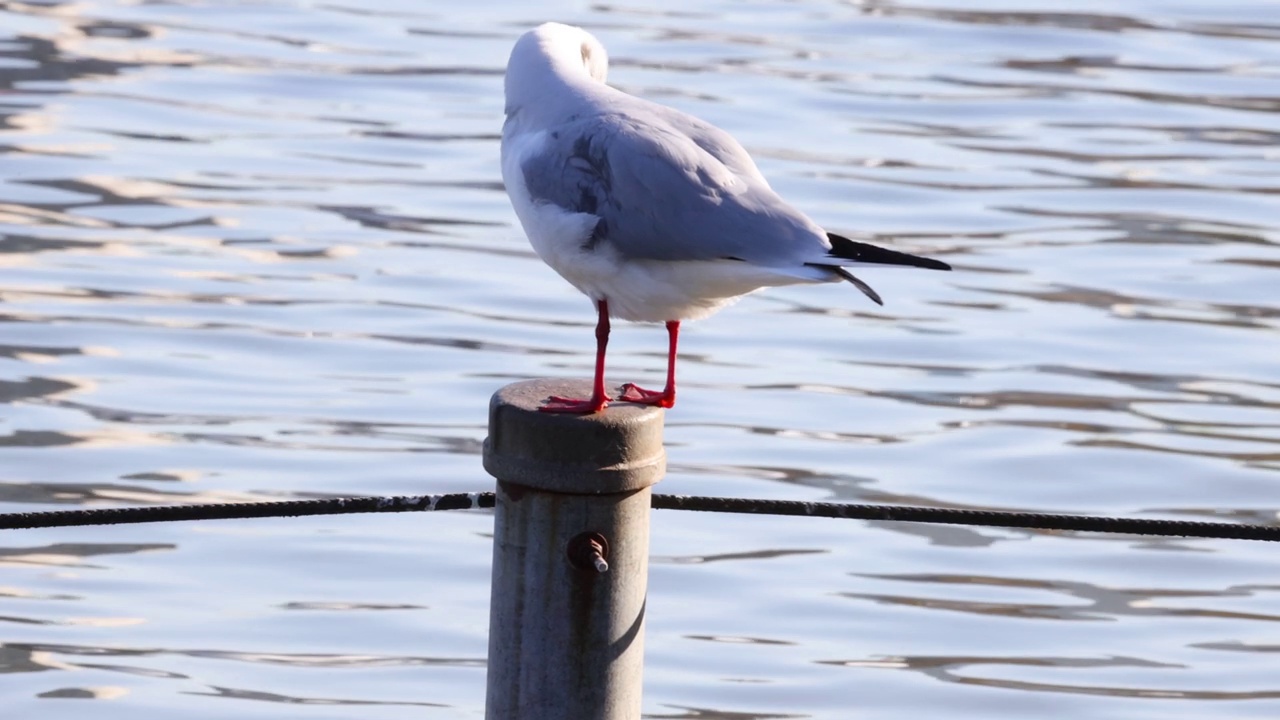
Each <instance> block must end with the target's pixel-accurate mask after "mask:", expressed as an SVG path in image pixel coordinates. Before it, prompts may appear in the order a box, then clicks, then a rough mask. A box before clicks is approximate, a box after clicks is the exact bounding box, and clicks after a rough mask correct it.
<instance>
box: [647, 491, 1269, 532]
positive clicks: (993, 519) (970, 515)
mask: <svg viewBox="0 0 1280 720" xmlns="http://www.w3.org/2000/svg"><path fill="white" fill-rule="evenodd" d="M653 507H654V508H660V509H663V510H702V511H706V512H722V513H747V514H756V515H796V516H802V517H826V518H843V519H848V520H889V521H895V522H918V523H945V524H949V525H983V526H987V527H1005V528H1030V529H1035V530H1077V531H1081V532H1105V533H1123V534H1126V535H1164V536H1170V537H1205V538H1226V539H1233V540H1267V541H1271V542H1275V541H1277V540H1280V525H1243V524H1239V523H1221V522H1198V521H1191V520H1154V519H1146V518H1121V517H1102V516H1097V515H1057V514H1048V513H1029V512H1008V511H1001V510H957V509H954V508H931V507H916V506H912V505H850V504H846V503H822V502H801V501H798V500H752V499H747V498H720V497H692V496H684V495H654V496H653Z"/></svg>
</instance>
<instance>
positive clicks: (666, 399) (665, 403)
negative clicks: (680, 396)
mask: <svg viewBox="0 0 1280 720" xmlns="http://www.w3.org/2000/svg"><path fill="white" fill-rule="evenodd" d="M667 339H668V347H667V387H666V388H664V389H663V390H662V392H655V391H653V390H645V389H644V388H642V387H639V386H637V385H633V384H632V383H627V384H626V385H623V386H622V394H621V395H619V396H618V399H619V400H625V401H627V402H633V403H640V404H642V405H657V406H658V407H664V408H669V407H671V406H672V405H675V404H676V342H677V341H678V340H679V339H680V321H679V320H668V321H667Z"/></svg>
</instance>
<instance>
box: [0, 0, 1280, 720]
mask: <svg viewBox="0 0 1280 720" xmlns="http://www.w3.org/2000/svg"><path fill="white" fill-rule="evenodd" d="M1055 7H1058V6H1055ZM1061 7H1063V8H1067V9H1063V10H1058V11H1053V12H1049V11H1047V8H1049V4H1045V3H1035V2H1029V1H1027V0H1023V1H1022V2H1021V3H1019V2H1017V1H1016V0H1015V1H1014V2H1006V3H994V2H977V1H975V2H962V1H960V0H939V2H938V3H925V4H916V3H898V2H890V1H888V0H886V1H884V2H875V1H872V0H868V1H867V2H844V3H838V2H819V1H817V0H805V1H803V2H786V3H781V2H758V3H749V4H748V3H738V2H727V1H725V2H720V3H705V4H699V3H687V2H656V3H655V2H646V3H626V2H624V3H620V4H599V5H586V4H574V3H558V4H555V5H543V6H541V7H538V8H537V9H535V8H534V7H533V6H532V4H524V3H516V2H509V3H507V4H505V5H500V4H494V3H472V4H465V3H447V4H446V3H436V4H429V3H420V2H408V1H405V2H400V3H396V2H379V3H363V2H361V3H356V2H344V1H343V0H337V1H336V2H332V3H307V2H288V1H281V2H271V3H267V2H242V3H236V2H225V3H212V2H202V1H201V0H181V1H175V2H164V1H161V0H156V1H145V2H118V3H112V2H79V3H61V2H48V1H43V0H38V1H35V2H30V3H19V2H0V224H2V225H3V226H2V227H0V446H3V447H0V512H18V511H27V510H50V509H70V508H79V507H100V506H109V505H118V504H123V505H139V504H171V503H179V502H201V501H236V500H253V499H273V498H307V497H318V496H332V495H344V494H359V495H364V494H392V493H395V494H401V493H404V494H418V493H431V492H456V491H476V490H484V489H488V488H489V486H490V481H489V480H488V479H487V478H486V477H485V475H484V474H483V471H482V470H481V468H480V459H479V454H478V453H479V448H480V443H481V441H482V439H483V437H484V434H485V429H484V423H485V407H486V402H487V399H488V397H489V395H490V394H491V393H492V392H493V391H494V390H495V389H496V388H497V387H499V386H501V385H503V384H505V383H507V382H510V381H513V380H516V379H522V378H527V377H533V376H585V375H587V374H588V373H589V372H590V368H591V361H592V350H593V347H592V333H591V327H592V324H593V317H592V314H591V308H590V305H589V303H588V302H587V301H586V300H585V299H584V298H582V297H581V296H579V295H577V294H576V293H575V292H574V291H573V290H572V289H571V288H570V287H569V286H568V285H566V284H565V283H563V282H562V281H561V280H560V279H559V278H557V277H556V276H555V275H554V274H553V273H552V272H551V271H550V270H548V269H547V268H545V267H544V266H543V265H542V264H541V263H540V262H539V261H538V260H537V258H536V257H534V256H533V254H532V253H531V252H530V250H529V248H528V246H527V244H526V242H525V240H524V238H523V237H522V233H521V231H520V230H519V227H518V226H517V224H516V223H515V218H514V215H513V214H512V212H511V210H510V207H509V205H508V202H507V199H506V196H505V195H504V193H503V190H502V186H501V180H500V176H499V171H498V163H497V157H498V133H499V128H500V125H501V119H502V71H503V67H504V65H505V63H506V57H507V52H508V51H509V49H510V46H511V44H512V42H513V41H514V39H515V38H516V37H517V36H518V34H519V33H520V32H522V31H524V30H525V29H527V28H529V27H531V26H532V25H534V24H536V23H538V22H541V21H543V20H546V19H557V20H561V21H567V22H573V23H576V24H581V25H584V26H586V27H588V28H589V29H591V30H593V31H594V32H596V34H597V35H598V36H599V37H600V38H601V39H602V40H603V42H604V43H605V45H606V46H607V47H608V48H609V50H610V52H611V55H612V57H613V71H612V73H611V80H612V82H614V83H615V84H616V85H617V86H618V87H621V88H623V89H625V90H627V91H629V92H633V93H636V94H639V95H643V96H645V97H648V98H651V99H654V100H658V101H661V102H665V103H668V104H671V105H674V106H676V107H679V108H681V109H684V110H687V111H690V112H693V113H695V114H697V115H700V116H701V117H704V118H706V119H708V120H710V121H712V122H714V123H716V124H718V125H720V126H722V127H724V128H726V129H728V130H729V131H731V132H732V133H734V134H735V135H736V136H737V137H738V138H739V139H740V140H741V141H742V142H743V143H744V144H745V145H746V146H747V148H748V149H750V150H751V151H752V152H753V153H754V155H755V157H756V158H757V160H758V162H759V163H760V165H761V167H762V168H763V170H764V171H765V173H766V175H768V176H769V177H770V179H771V181H772V183H773V185H774V186H775V188H776V189H778V190H779V191H780V192H781V193H782V194H783V195H784V196H785V197H787V198H789V199H790V200H792V201H793V202H794V203H795V204H796V205H798V206H799V207H800V208H802V209H803V210H804V211H805V212H807V213H808V214H809V215H811V216H812V217H813V218H815V219H816V220H818V221H819V222H820V223H822V224H823V225H825V226H827V227H829V228H831V229H832V230H835V231H837V232H841V233H845V234H849V235H852V236H854V237H856V238H861V239H870V240H873V241H876V242H882V243H885V244H890V245H892V246H894V247H897V248H900V249H905V250H908V251H912V252H919V253H925V254H930V255H933V256H937V257H941V258H943V259H946V260H947V261H949V262H951V263H952V264H953V265H955V267H956V270H955V272H952V273H950V274H945V275H944V274H941V273H930V272H924V271H917V272H907V271H893V270H886V271H883V272H874V271H870V272H867V273H865V278H866V279H867V280H869V281H870V282H871V283H872V284H873V285H874V286H875V287H876V288H877V289H878V290H879V291H880V292H881V294H882V295H884V297H885V298H886V300H887V304H886V306H885V307H884V308H883V309H882V308H879V307H876V306H873V305H871V304H870V303H868V302H867V301H866V300H865V298H863V297H861V296H860V295H859V294H858V293H857V292H856V291H854V290H853V289H852V288H849V287H847V286H846V287H841V286H822V287H804V288H788V289H782V290H774V291H769V292H766V293H761V294H758V295H754V296H751V297H748V298H746V299H744V300H743V301H742V302H740V303H738V304H737V305H735V306H734V307H732V308H730V309H729V310H727V311H725V312H723V313H721V314H720V315H718V316H716V317H715V318H713V319H711V320H709V321H706V322H702V323H697V324H693V325H691V326H689V327H688V329H687V332H686V333H685V337H684V344H683V349H684V352H683V354H682V356H681V371H682V373H683V377H682V379H683V385H682V389H683V392H682V395H681V398H680V402H679V404H678V405H677V407H676V408H675V409H674V410H673V411H672V412H670V413H669V415H668V430H667V439H668V445H669V453H670V461H671V473H670V475H669V476H668V478H667V479H666V480H665V481H664V482H663V483H662V485H661V486H660V489H661V490H662V491H665V492H673V493H691V494H712V495H735V496H747V497H773V498H790V499H807V500H835V501H848V502H905V503H912V504H926V505H933V504H937V505H944V506H959V507H973V508H999V509H1027V510H1039V511H1066V512H1088V513H1103V514H1117V515H1134V516H1142V517H1182V518H1188V519H1216V520H1222V519H1234V520H1239V521H1248V522H1274V521H1275V516H1276V512H1277V510H1278V509H1280V474H1278V472H1277V471H1278V470H1280V366H1278V362H1277V361H1278V360H1280V352H1278V348H1280V334H1278V332H1277V331H1278V329H1280V300H1278V298H1280V250H1278V249H1277V245H1278V244H1280V202H1277V193H1280V164H1278V161H1280V149H1278V148H1280V25H1278V24H1277V23H1278V22H1280V16H1278V15H1277V6H1276V5H1275V4H1274V3H1270V2H1262V1H1258V2H1218V1H1216V0H1194V1H1188V2H1165V1H1164V0H1145V1H1144V0H1135V1H1133V2H1124V3H1116V2H1101V1H1098V0H1081V1H1079V2H1073V3H1070V4H1068V5H1065V6H1061ZM611 351H612V354H611V357H612V360H613V362H612V364H611V367H610V371H611V379H613V380H617V381H619V382H621V381H624V380H635V381H639V382H642V383H647V384H651V385H652V384H660V383H661V379H662V378H661V375H662V370H663V353H664V351H665V338H664V336H663V333H662V331H661V329H660V328H655V327H647V326H625V325H623V326H619V327H618V328H617V330H616V332H615V336H614V344H613V346H612V348H611ZM491 518H492V516H491V515H489V514H487V513H479V512H474V513H437V514H434V515H414V516H407V515H400V516H346V517H330V518H311V519H297V520H257V521H236V522H207V523H186V524H169V525H149V526H130V527H116V528H83V529H68V530H43V531H23V532H9V533H6V534H4V536H3V538H0V557H2V558H3V568H2V569H0V673H3V674H2V675H0V702H2V703H3V706H4V708H5V709H4V711H3V714H4V717H6V718H37V717H38V718H44V719H46V720H59V719H62V718H86V717H93V718H99V719H107V720H110V719H114V718H130V719H131V720H143V719H150V718H166V719H168V718H177V717H180V718H184V720H198V719H202V718H218V719H223V718H227V717H235V718H240V719H243V720H248V719H257V718H262V719H264V720H282V719H284V718H351V719H353V720H355V719H361V720H374V719H388V720H389V719H391V718H478V717H481V716H482V713H483V710H482V704H483V696H484V666H485V653H486V632H487V627H486V626H487V619H488V615H487V602H488V578H489V539H488V533H489V532H490V529H491V521H492V520H491ZM653 520H654V545H653V563H652V579H651V583H650V598H649V605H648V623H649V627H648V639H647V669H646V678H645V706H644V707H645V712H646V714H647V715H648V716H649V717H651V718H691V719H692V718H699V719H702V720H707V719H713V718H721V719H730V718H732V719H733V720H750V719H755V718H823V719H825V720H837V719H841V720H842V719H845V718H853V717H856V718H864V719H868V720H870V719H878V718H884V719H886V720H887V719H890V718H892V719H895V720H897V719H900V718H910V717H931V718H954V719H957V720H959V719H962V718H973V719H975V720H976V719H977V718H983V719H988V720H989V719H991V718H1010V719H1012V718H1028V717H1061V718H1091V719H1092V720H1109V719H1113V718H1114V719H1117V720H1118V719H1121V718H1123V719H1124V720H1134V719H1141V718H1158V719H1160V720H1170V719H1174V718H1210V717H1212V718H1274V717H1276V716H1277V714H1278V713H1280V574H1278V573H1277V557H1280V556H1277V549H1276V548H1274V547H1270V546H1267V545H1264V544H1259V543H1246V542H1232V541H1209V540H1194V541H1182V540H1142V539H1134V538H1130V537H1107V536H1096V535H1073V534H1069V533H1043V532H1025V531H1001V530H979V529H968V528H954V527H922V526H916V525H893V524H868V523H861V522H851V521H830V520H805V519H767V518H760V517H731V516H723V515H719V516H716V515H711V516H707V515H694V514H683V513H674V512H659V513H657V514H655V516H654V519H653Z"/></svg>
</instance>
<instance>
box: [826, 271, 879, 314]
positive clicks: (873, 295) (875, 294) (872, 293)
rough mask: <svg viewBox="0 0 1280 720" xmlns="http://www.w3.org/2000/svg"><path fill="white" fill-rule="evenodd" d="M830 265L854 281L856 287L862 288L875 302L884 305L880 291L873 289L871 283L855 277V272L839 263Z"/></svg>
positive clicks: (850, 280)
mask: <svg viewBox="0 0 1280 720" xmlns="http://www.w3.org/2000/svg"><path fill="white" fill-rule="evenodd" d="M829 267H830V268H831V270H832V271H833V272H835V274H837V275H839V276H840V277H842V278H844V279H845V280H848V281H849V282H851V283H853V286H854V287H856V288H858V289H859V290H861V291H862V294H863V295H866V296H867V297H869V298H871V300H872V301H873V302H875V304H877V305H879V306H881V307H884V301H883V300H881V299H880V293H878V292H876V291H875V290H872V289H871V286H870V285H868V284H866V283H864V282H862V281H861V280H859V279H858V278H856V277H854V275H853V273H851V272H849V271H848V270H845V269H844V268H842V267H840V266H839V265H832V266H829Z"/></svg>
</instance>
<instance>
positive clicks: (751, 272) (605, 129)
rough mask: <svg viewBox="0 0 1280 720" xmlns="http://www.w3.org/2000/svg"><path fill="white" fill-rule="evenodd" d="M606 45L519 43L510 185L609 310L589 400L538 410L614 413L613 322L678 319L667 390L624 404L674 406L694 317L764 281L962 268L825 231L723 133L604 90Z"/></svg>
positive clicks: (546, 35)
mask: <svg viewBox="0 0 1280 720" xmlns="http://www.w3.org/2000/svg"><path fill="white" fill-rule="evenodd" d="M608 64H609V60H608V56H607V55H606V53H605V49H604V46H603V45H601V44H600V42H599V41H598V40H596V38H595V37H593V36H592V35H591V34H590V33H588V32H587V31H585V30H583V29H582V28H578V27H573V26H570V25H561V24H559V23H546V24H543V25H540V26H538V27H537V28H534V29H533V30H530V31H528V32H526V33H525V34H523V35H521V36H520V39H519V40H517V41H516V44H515V47H514V48H513V49H512V51H511V58H510V60H509V61H508V63H507V72H506V78H505V83H504V85H505V94H506V108H505V113H506V121H505V122H504V123H503V126H502V180H503V182H504V184H505V185H506V190H507V194H508V196H509V197H510V198H511V205H512V207H513V208H514V209H515V212H516V216H517V217H518V218H519V219H520V224H521V226H522V227H523V228H524V231H525V234H526V235H527V236H528V237H529V243H530V244H531V245H532V246H533V249H534V251H535V252H536V253H537V254H538V257H540V258H541V259H542V260H543V262H545V263H546V264H547V265H550V266H551V268H552V269H554V270H555V271H556V272H557V273H559V274H560V276H561V277H563V278H564V279H565V280H567V281H569V283H570V284H571V285H573V286H574V287H575V288H577V289H578V290H579V291H580V292H582V293H583V294H585V295H586V296H587V297H589V298H590V299H591V300H592V301H593V302H594V303H595V306H596V311H597V314H598V318H597V322H596V364H595V377H594V381H593V385H592V392H591V397H589V398H570V397H559V396H553V397H551V398H549V399H548V400H547V401H546V403H544V404H543V405H542V406H541V407H540V408H539V409H540V410H542V411H545V412H554V413H577V414H589V413H595V412H600V411H601V410H603V409H604V408H605V407H606V406H607V405H608V404H609V402H610V401H611V400H614V399H615V398H611V397H609V395H608V394H607V393H606V392H605V384H604V358H605V347H606V346H607V345H608V342H609V319H610V318H611V317H614V318H621V319H623V320H631V321H637V322H654V323H657V322H661V323H665V324H666V328H667V337H668V350H667V384H666V387H665V388H664V389H663V390H661V391H654V390H645V389H644V388H641V387H639V386H637V385H635V384H632V383H628V384H626V385H623V386H622V392H621V393H620V394H619V395H618V397H617V398H616V399H617V400H621V401H625V402H631V403H640V404H644V405H656V406H659V407H664V408H669V407H672V406H673V405H674V404H675V400H676V343H677V340H678V337H679V334H680V323H681V321H683V320H696V319H698V318H703V317H706V316H708V315H710V314H712V313H714V312H716V311H717V310H719V309H721V308H723V307H725V306H726V305H728V304H730V303H732V302H733V301H735V300H736V299H738V298H739V297H741V296H743V295H745V294H747V293H750V292H754V291H756V290H759V289H760V288H764V287H771V286H780V285H792V284H796V283H825V282H839V281H841V280H844V281H848V282H850V283H852V284H853V285H854V287H856V288H858V289H859V290H861V291H862V292H863V293H864V294H865V295H866V296H867V297H869V298H871V300H872V301H874V302H876V303H877V304H880V305H883V304H884V302H883V301H882V300H881V299H880V296H879V295H878V294H877V293H876V291H875V290H873V289H871V286H870V285H867V284H866V283H865V282H863V281H862V280H860V279H858V278H857V277H854V275H853V274H852V273H851V272H849V270H847V269H846V267H848V266H859V265H863V264H881V265H907V266H912V267H920V268H930V269H933V270H950V269H951V266H950V265H947V264H946V263H944V262H940V261H938V260H932V259H930V258H924V257H919V256H916V255H909V254H907V253H904V252H898V251H896V250H889V249H886V248H882V247H878V246H876V245H871V244H868V243H863V242H856V241H853V240H850V239H848V238H845V237H841V236H839V235H836V234H834V233H829V232H826V231H825V230H823V229H822V228H821V227H820V226H819V225H818V224H817V223H815V222H814V221H812V220H810V219H809V218H808V217H806V216H805V215H804V214H803V213H801V212H800V211H799V210H797V209H796V208H794V207H792V206H791V205H790V204H788V203H787V202H786V201H785V200H783V199H782V198H781V197H779V196H778V194H777V193H775V192H774V191H773V189H772V188H770V187H769V183H768V182H767V181H766V180H765V178H764V176H763V175H761V174H760V170H759V169H757V168H756V164H755V162H754V161H752V159H751V156H750V155H748V154H747V151H746V150H745V149H744V148H743V147H742V145H740V144H739V143H738V141H737V140H734V139H733V137H732V136H730V135H729V134H728V133H726V132H725V131H723V130H721V129H719V128H717V127H715V126H714V125H711V124H710V123H707V122H704V121H702V120H699V119H698V118H695V117H693V116H691V115H687V114H685V113H683V112H680V111H679V110H675V109H674V108H669V107H666V106H664V105H659V104H657V103H653V102H650V101H648V100H644V99H641V98H638V97H634V96H632V95H628V94H627V93H624V92H622V91H621V90H618V89H616V88H612V87H610V86H608V85H606V84H605V74H606V72H607V71H608Z"/></svg>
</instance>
